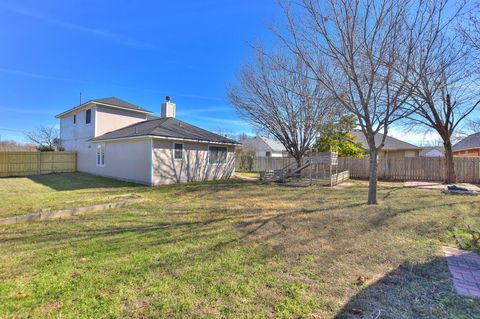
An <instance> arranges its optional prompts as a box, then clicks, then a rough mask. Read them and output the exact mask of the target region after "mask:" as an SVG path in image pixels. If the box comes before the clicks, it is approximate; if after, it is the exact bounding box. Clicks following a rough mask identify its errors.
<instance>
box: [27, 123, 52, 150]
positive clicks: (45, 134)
mask: <svg viewBox="0 0 480 319" xmlns="http://www.w3.org/2000/svg"><path fill="white" fill-rule="evenodd" d="M26 137H27V139H28V140H29V141H30V142H31V143H33V144H35V145H36V146H37V149H38V150H40V151H55V150H56V149H57V148H58V146H59V132H58V129H56V128H55V127H53V126H39V127H38V128H37V129H36V130H34V131H31V132H28V133H26Z"/></svg>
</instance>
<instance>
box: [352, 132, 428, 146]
mask: <svg viewBox="0 0 480 319" xmlns="http://www.w3.org/2000/svg"><path fill="white" fill-rule="evenodd" d="M350 134H352V135H353V136H355V137H356V139H355V141H356V142H361V143H362V144H363V146H364V149H368V143H367V139H366V138H365V134H363V132H362V131H360V130H354V131H351V132H350ZM382 138H383V134H382V133H377V134H375V146H379V145H380V143H381V142H382ZM418 149H420V147H418V146H415V145H413V144H410V143H407V142H404V141H402V140H399V139H397V138H395V137H391V136H388V135H387V137H386V138H385V145H384V147H383V150H418Z"/></svg>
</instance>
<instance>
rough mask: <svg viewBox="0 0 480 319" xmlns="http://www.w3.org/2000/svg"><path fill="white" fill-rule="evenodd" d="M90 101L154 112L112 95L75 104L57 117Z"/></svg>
mask: <svg viewBox="0 0 480 319" xmlns="http://www.w3.org/2000/svg"><path fill="white" fill-rule="evenodd" d="M90 103H103V104H108V105H111V106H118V107H122V108H125V109H130V110H134V111H141V112H145V113H153V112H152V111H149V110H147V109H144V108H142V107H140V106H138V105H135V104H132V103H129V102H127V101H124V100H121V99H119V98H116V97H114V96H112V97H106V98H101V99H94V100H90V101H87V102H85V103H82V104H81V105H78V106H75V107H73V108H71V109H69V110H67V111H65V112H62V113H60V114H58V115H57V116H56V117H61V116H62V115H64V114H68V113H70V112H72V111H75V110H77V109H80V108H82V107H84V106H85V105H87V104H90Z"/></svg>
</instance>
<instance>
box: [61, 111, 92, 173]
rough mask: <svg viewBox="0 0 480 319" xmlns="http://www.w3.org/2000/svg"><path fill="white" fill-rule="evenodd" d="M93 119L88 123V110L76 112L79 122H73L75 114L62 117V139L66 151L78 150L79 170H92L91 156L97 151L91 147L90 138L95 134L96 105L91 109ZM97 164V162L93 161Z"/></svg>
mask: <svg viewBox="0 0 480 319" xmlns="http://www.w3.org/2000/svg"><path fill="white" fill-rule="evenodd" d="M91 110H92V111H91V112H92V114H91V121H90V123H89V124H86V110H82V111H80V112H77V113H75V115H76V116H77V122H76V123H75V124H74V123H73V115H74V114H71V115H70V116H68V117H65V118H62V119H60V141H61V143H60V144H61V146H62V147H63V148H64V149H65V150H66V151H74V152H77V170H78V171H80V172H90V167H91V164H90V158H91V157H92V156H95V151H93V152H92V149H91V148H89V146H90V143H89V142H87V141H88V140H89V139H91V138H93V137H94V136H95V113H96V107H93V108H92V109H91ZM93 164H94V165H95V163H93Z"/></svg>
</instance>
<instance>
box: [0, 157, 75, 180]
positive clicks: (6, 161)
mask: <svg viewBox="0 0 480 319" xmlns="http://www.w3.org/2000/svg"><path fill="white" fill-rule="evenodd" d="M76 166H77V155H76V153H75V152H0V177H10V176H28V175H40V174H50V173H68V172H75V170H76Z"/></svg>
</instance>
